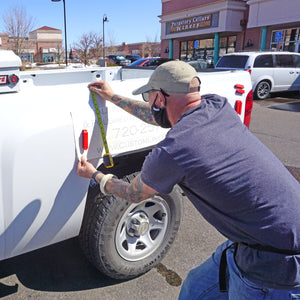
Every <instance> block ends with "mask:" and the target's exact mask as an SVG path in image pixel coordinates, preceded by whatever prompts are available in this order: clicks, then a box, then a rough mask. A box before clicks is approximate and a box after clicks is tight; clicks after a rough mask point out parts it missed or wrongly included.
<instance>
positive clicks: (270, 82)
mask: <svg viewBox="0 0 300 300" xmlns="http://www.w3.org/2000/svg"><path fill="white" fill-rule="evenodd" d="M262 81H267V82H268V83H269V84H270V90H271V89H272V81H271V80H270V79H261V80H260V81H259V82H258V83H257V84H256V86H255V91H256V89H257V86H258V85H259V84H260V83H261V82H262Z"/></svg>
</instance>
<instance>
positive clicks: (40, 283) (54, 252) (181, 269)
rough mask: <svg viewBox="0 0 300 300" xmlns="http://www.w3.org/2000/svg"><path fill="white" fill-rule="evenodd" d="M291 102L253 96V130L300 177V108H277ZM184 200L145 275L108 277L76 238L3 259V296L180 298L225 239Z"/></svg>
mask: <svg viewBox="0 0 300 300" xmlns="http://www.w3.org/2000/svg"><path fill="white" fill-rule="evenodd" d="M287 103H300V97H299V95H288V96H286V95H275V96H274V97H273V98H271V99H268V100H264V101H255V102H254V106H253V113H252V121H251V126H250V130H251V131H252V132H253V133H254V134H255V135H256V136H257V137H258V138H259V139H260V140H261V141H262V142H263V143H265V144H266V145H267V146H268V147H269V148H270V149H271V150H272V151H273V152H274V153H275V155H277V156H278V157H279V159H280V160H281V161H282V162H283V163H284V164H285V165H286V166H287V167H288V168H289V170H290V171H291V172H292V173H293V174H294V175H295V177H296V178H298V180H299V181H300V176H299V174H300V172H299V170H300V155H299V152H300V151H299V150H300V131H299V128H300V118H299V116H300V115H299V112H298V111H295V110H294V111H291V110H286V109H282V107H281V108H278V107H277V108H274V107H273V106H278V105H281V104H287ZM298 105H299V104H298ZM292 106H293V107H294V106H297V105H295V104H294V105H292ZM184 204H185V214H184V218H183V222H182V226H181V229H180V232H179V234H178V237H177V239H176V241H175V243H174V244H173V247H172V248H171V249H170V251H169V253H168V254H167V256H166V257H165V258H164V259H163V261H162V263H161V264H159V265H158V266H157V267H156V268H154V269H152V270H151V271H149V272H148V273H147V274H144V275H142V276H140V277H138V278H135V279H133V280H128V281H117V280H113V279H111V278H108V277H106V276H104V275H102V274H101V273H99V272H98V271H97V270H96V269H95V268H94V267H92V266H91V265H90V264H89V263H88V262H87V260H86V258H85V256H84V255H83V253H82V252H81V250H80V247H79V244H78V241H77V239H76V238H74V239H70V240H67V241H64V242H62V243H58V244H55V245H52V246H49V247H45V248H43V249H40V250H37V251H33V252H31V253H27V254H24V255H20V256H18V257H15V258H12V259H8V260H5V261H2V262H0V298H2V299H9V300H15V299H43V300H48V299H49V300H50V299H51V300H53V299H72V300H77V299H87V300H93V299H97V300H98V299H99V300H102V299H103V300H106V299H107V300H127V299H128V300H129V299H130V300H132V299H146V300H147V299H151V300H152V299H153V300H156V299H158V300H160V299H165V300H173V299H177V297H178V294H179V291H180V287H181V284H182V280H183V279H184V278H185V277H186V275H187V273H188V271H189V270H190V269H191V268H193V267H194V266H197V265H199V264H200V263H202V262H204V261H205V260H206V259H207V258H208V257H209V256H210V255H211V253H212V252H213V251H214V250H215V248H216V247H217V246H218V245H219V244H220V243H221V242H222V241H224V240H225V238H224V237H223V236H222V235H221V234H219V233H218V232H217V231H216V230H215V229H214V228H213V227H212V226H210V225H209V224H208V223H207V222H206V221H205V220H204V219H203V218H202V217H201V216H200V214H199V213H198V212H197V211H196V209H195V208H194V207H193V206H192V204H191V203H190V202H189V201H188V200H187V199H186V198H185V199H184Z"/></svg>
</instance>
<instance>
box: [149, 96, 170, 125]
mask: <svg viewBox="0 0 300 300" xmlns="http://www.w3.org/2000/svg"><path fill="white" fill-rule="evenodd" d="M157 97H158V95H156V98H155V100H154V102H153V104H152V106H151V113H152V115H153V117H154V119H155V121H156V123H157V124H158V125H159V126H160V127H163V128H171V127H172V125H171V123H170V120H169V118H168V115H167V110H166V107H161V108H157V107H155V102H156V99H157ZM165 103H166V99H165Z"/></svg>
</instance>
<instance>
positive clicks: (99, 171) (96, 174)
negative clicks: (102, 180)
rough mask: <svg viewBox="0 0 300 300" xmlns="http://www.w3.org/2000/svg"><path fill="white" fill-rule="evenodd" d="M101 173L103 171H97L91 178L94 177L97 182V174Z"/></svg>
mask: <svg viewBox="0 0 300 300" xmlns="http://www.w3.org/2000/svg"><path fill="white" fill-rule="evenodd" d="M99 173H101V172H100V171H96V172H95V173H94V174H93V175H92V177H91V179H93V180H94V182H96V183H97V181H96V176H97V175H98V174H99Z"/></svg>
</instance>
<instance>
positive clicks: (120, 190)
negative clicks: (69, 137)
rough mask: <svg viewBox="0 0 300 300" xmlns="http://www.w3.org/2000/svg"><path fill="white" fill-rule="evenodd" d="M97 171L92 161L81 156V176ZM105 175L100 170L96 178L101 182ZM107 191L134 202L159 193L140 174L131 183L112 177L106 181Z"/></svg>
mask: <svg viewBox="0 0 300 300" xmlns="http://www.w3.org/2000/svg"><path fill="white" fill-rule="evenodd" d="M96 171H97V170H96V169H95V167H94V166H93V165H92V164H91V163H89V162H88V161H87V160H86V159H85V158H84V157H82V158H81V161H80V162H79V163H78V166H77V173H78V175H79V176H81V177H85V178H91V177H92V175H93V174H94V173H95V172H96ZM103 176H104V174H103V173H101V172H100V173H99V174H97V176H96V178H95V180H96V181H97V182H98V183H100V181H101V179H102V178H103ZM105 191H106V192H107V193H110V194H114V195H116V196H119V197H120V198H123V199H126V200H128V201H129V202H134V203H138V202H140V201H142V200H145V199H147V198H149V197H151V196H153V195H155V194H158V193H157V192H156V191H155V190H154V189H152V188H151V187H150V186H148V185H146V184H145V183H143V181H142V179H141V177H140V175H138V176H137V177H135V178H134V179H133V181H132V182H131V183H128V182H125V181H123V180H119V179H114V178H112V179H110V180H108V181H107V182H106V184H105Z"/></svg>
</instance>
